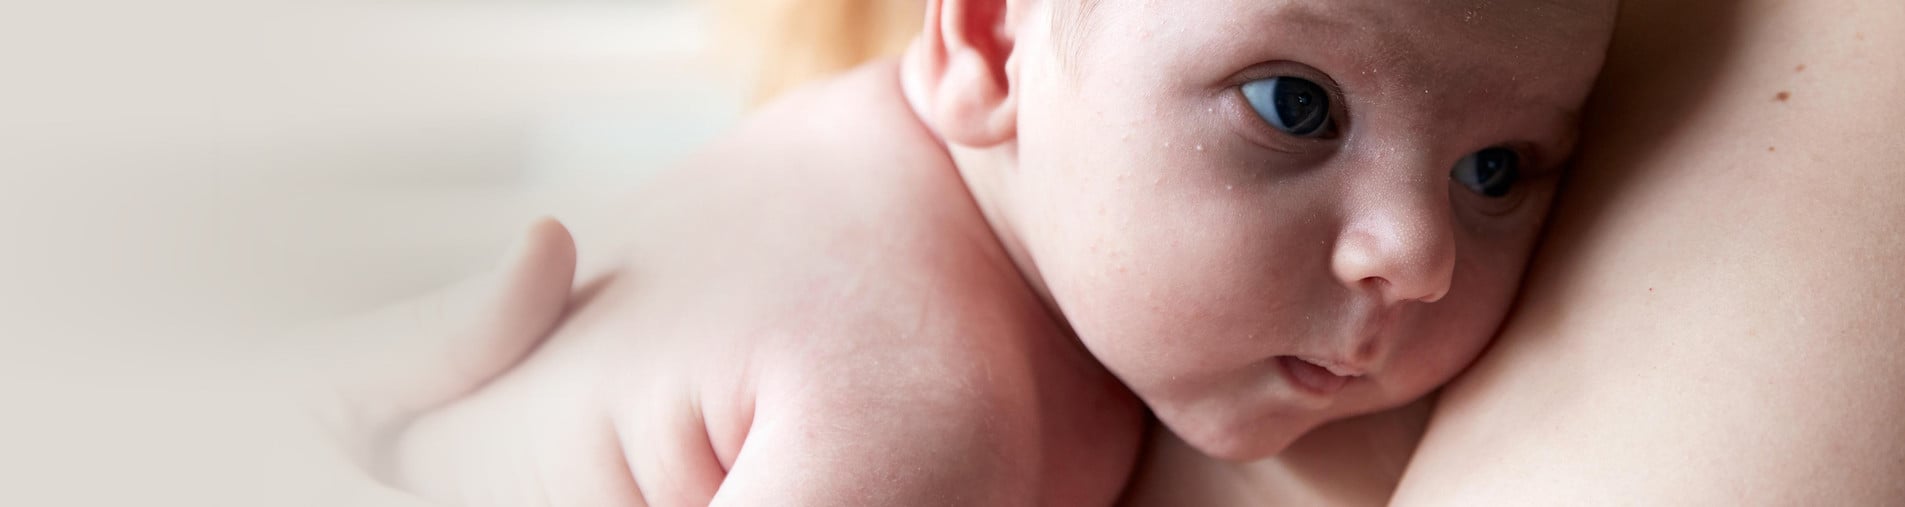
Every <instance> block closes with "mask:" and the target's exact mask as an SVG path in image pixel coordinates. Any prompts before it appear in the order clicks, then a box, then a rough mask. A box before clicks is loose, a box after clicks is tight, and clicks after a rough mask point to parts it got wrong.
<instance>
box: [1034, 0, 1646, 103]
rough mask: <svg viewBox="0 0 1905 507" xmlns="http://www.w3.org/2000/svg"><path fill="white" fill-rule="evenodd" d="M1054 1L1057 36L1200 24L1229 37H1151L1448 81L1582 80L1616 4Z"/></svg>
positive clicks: (1564, 0)
mask: <svg viewBox="0 0 1905 507" xmlns="http://www.w3.org/2000/svg"><path fill="white" fill-rule="evenodd" d="M1057 1H1058V2H1059V4H1058V5H1060V6H1064V7H1062V8H1060V9H1058V10H1057V11H1056V16H1055V20H1057V21H1058V26H1057V28H1059V29H1060V32H1061V33H1060V36H1061V37H1062V38H1063V37H1068V36H1069V37H1070V38H1075V39H1082V38H1086V37H1084V36H1081V35H1080V33H1081V29H1079V28H1077V27H1069V28H1068V27H1067V26H1066V24H1067V23H1082V24H1099V23H1105V24H1111V25H1118V24H1121V23H1122V24H1126V25H1129V24H1131V23H1128V22H1129V21H1134V20H1137V19H1149V20H1151V21H1148V22H1143V23H1139V24H1143V25H1148V26H1151V27H1154V28H1162V27H1166V26H1169V27H1170V28H1165V29H1163V30H1155V29H1154V30H1147V31H1146V33H1155V32H1160V31H1164V32H1165V33H1184V32H1187V31H1189V32H1191V33H1195V32H1196V31H1204V32H1206V33H1213V32H1214V33H1216V34H1218V35H1217V38H1219V39H1228V40H1229V42H1226V43H1220V44H1215V45H1211V44H1210V42H1209V41H1208V39H1205V38H1183V37H1176V38H1173V37H1168V36H1167V37H1159V38H1157V39H1154V40H1153V42H1155V43H1162V44H1170V43H1173V42H1179V41H1181V42H1184V43H1190V44H1205V45H1207V46H1211V47H1210V48H1209V49H1215V48H1216V47H1226V48H1238V47H1258V48H1265V47H1269V48H1280V49H1283V51H1277V53H1282V54H1291V53H1302V54H1315V53H1318V52H1324V53H1330V54H1331V55H1332V56H1331V57H1330V59H1331V60H1334V62H1333V63H1334V64H1335V65H1333V66H1334V67H1335V68H1336V70H1337V71H1343V72H1351V73H1359V74H1374V73H1381V74H1384V75H1387V76H1389V77H1390V79H1388V80H1387V81H1390V84H1412V83H1413V84H1419V83H1421V82H1424V81H1430V82H1434V83H1437V84H1438V85H1451V86H1452V85H1459V84H1460V83H1458V81H1466V80H1469V79H1477V80H1482V81H1489V80H1494V79H1504V78H1507V77H1509V76H1517V75H1526V76H1528V77H1530V78H1534V79H1542V78H1543V77H1544V76H1545V77H1549V78H1555V79H1561V80H1563V81H1580V80H1588V79H1591V78H1592V75H1593V73H1594V72H1593V71H1592V69H1596V68H1598V67H1599V61H1600V57H1601V53H1602V51H1603V50H1604V48H1605V45H1604V44H1605V42H1606V40H1607V38H1608V36H1609V34H1610V33H1611V32H1612V31H1613V22H1614V4H1615V2H1614V0H1162V1H1161V0H1057ZM1094 18H1096V19H1095V20H1094ZM1118 18H1122V20H1121V19H1118ZM1172 25H1175V26H1172ZM1083 30H1085V31H1088V30H1092V29H1090V28H1086V29H1083ZM1103 35H1108V36H1114V37H1116V36H1119V35H1121V34H1103ZM1139 36H1140V37H1143V36H1144V35H1143V34H1139ZM1196 40H1203V41H1204V42H1194V41H1196ZM1296 46H1303V48H1296ZM1078 49H1080V50H1082V51H1089V49H1082V48H1078ZM1296 49H1302V50H1301V51H1297V50H1296ZM1196 54H1197V55H1198V56H1197V57H1198V58H1218V59H1222V58H1224V57H1225V55H1222V54H1214V53H1212V52H1210V51H1201V52H1197V53H1196ZM1304 63H1312V64H1314V63H1313V62H1304ZM1562 76H1567V77H1566V78H1563V77H1562ZM1543 80H1545V79H1543ZM1413 84H1412V85H1413ZM1524 84H1526V83H1524Z"/></svg>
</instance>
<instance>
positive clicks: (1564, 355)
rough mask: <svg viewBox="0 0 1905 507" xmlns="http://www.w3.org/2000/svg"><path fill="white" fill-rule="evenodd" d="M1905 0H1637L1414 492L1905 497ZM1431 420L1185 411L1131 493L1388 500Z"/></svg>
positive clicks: (1429, 439)
mask: <svg viewBox="0 0 1905 507" xmlns="http://www.w3.org/2000/svg"><path fill="white" fill-rule="evenodd" d="M1901 23H1905V4H1899V3H1897V2H1891V1H1887V0H1878V1H1862V0H1834V1H1826V2H1805V3H1793V2H1779V1H1771V0H1750V1H1740V2H1735V1H1704V0H1702V1H1680V2H1626V3H1625V4H1623V5H1622V8H1621V17H1620V21H1619V27H1618V29H1617V32H1616V34H1615V36H1614V42H1613V47H1612V48H1611V49H1610V54H1609V56H1608V60H1607V67H1606V68H1605V70H1604V73H1603V76H1602V79H1601V82H1600V83H1599V85H1598V87H1597V90H1596V92H1595V93H1596V96H1595V98H1594V99H1593V100H1592V102H1591V103H1590V104H1589V107H1588V108H1587V112H1588V118H1587V126H1586V131H1585V132H1584V135H1583V137H1582V143H1583V144H1582V145H1581V148H1580V152H1579V153H1580V157H1581V158H1580V163H1579V164H1578V165H1577V166H1576V167H1575V168H1574V169H1573V173H1572V175H1571V176H1570V181H1569V183H1568V184H1567V188H1566V189H1565V190H1564V191H1563V193H1562V197H1561V201H1560V202H1559V203H1558V204H1557V207H1556V210H1555V212H1554V213H1555V215H1554V217H1553V222H1552V225H1551V226H1550V227H1551V228H1550V229H1549V232H1548V234H1549V239H1548V240H1547V242H1546V243H1545V244H1544V245H1543V246H1541V247H1540V249H1539V251H1538V253H1537V259H1536V261H1535V263H1534V265H1533V267H1532V268H1531V270H1532V271H1531V272H1530V274H1529V278H1528V279H1527V282H1526V285H1524V288H1523V294H1522V296H1521V303H1520V307H1519V308H1518V309H1517V310H1516V311H1515V312H1513V313H1512V314H1511V316H1510V318H1509V321H1508V322H1507V323H1506V324H1505V325H1504V328H1503V333H1502V336H1501V337H1500V338H1498V342H1497V344H1496V345H1495V346H1494V348H1493V349H1492V350H1490V351H1489V352H1488V353H1487V354H1486V355H1484V356H1483V358H1482V359H1481V360H1480V361H1479V362H1478V363H1477V364H1476V366H1474V367H1473V368H1472V369H1471V370H1470V371H1469V372H1468V373H1466V374H1465V375H1464V376H1463V377H1461V378H1460V379H1459V380H1458V381H1457V382H1456V383H1455V384H1454V385H1452V386H1451V387H1449V388H1448V389H1446V390H1445V393H1444V394H1443V395H1442V396H1441V399H1440V401H1439V402H1438V404H1437V406H1436V407H1435V409H1434V410H1435V411H1434V414H1433V416H1432V417H1431V419H1430V421H1429V422H1428V427H1429V431H1428V433H1427V434H1426V436H1423V437H1422V438H1423V440H1422V441H1421V444H1420V446H1419V447H1418V448H1417V449H1416V454H1415V457H1414V459H1413V461H1411V462H1410V463H1409V465H1408V467H1409V468H1408V471H1407V474H1406V476H1404V477H1403V479H1402V482H1401V484H1400V486H1399V488H1398V490H1397V492H1396V495H1395V497H1394V498H1393V503H1396V504H1402V505H1418V504H1433V505H1444V504H1452V505H1501V504H1507V505H1525V504H1538V505H1545V504H1553V503H1556V502H1579V503H1586V504H1604V503H1608V502H1609V501H1615V500H1621V501H1636V500H1640V501H1645V502H1646V503H1663V504H1673V505H1680V504H1693V505H1705V504H1726V505H1734V504H1739V503H1741V502H1742V501H1745V502H1749V503H1768V504H1791V503H1797V502H1804V503H1826V504H1873V503H1883V502H1884V501H1886V500H1888V499H1891V500H1895V499H1897V498H1900V497H1905V481H1901V480H1900V478H1901V477H1905V430H1901V429H1900V426H1899V425H1898V423H1897V422H1896V421H1898V420H1900V419H1901V418H1905V396H1901V393H1905V331H1901V329H1905V311H1901V310H1905V302H1901V297H1900V296H1901V293H1902V291H1905V289H1902V287H1905V263H1900V262H1898V261H1897V260H1896V259H1898V258H1900V257H1905V239H1902V238H1905V235H1901V232H1905V231H1901V230H1900V228H1899V226H1898V225H1897V224H1898V223H1900V222H1901V221H1902V220H1905V199H1901V198H1900V197H1899V196H1898V194H1897V192H1898V191H1899V190H1901V189H1905V172H1901V171H1900V170H1899V166H1900V164H1901V163H1905V135H1901V134H1899V133H1898V132H1900V131H1902V130H1905V93H1901V92H1899V91H1898V90H1899V89H1898V88H1897V83H1899V82H1902V81H1905V37H1901V35H1905V34H1901V33H1900V32H1899V31H1898V30H1896V29H1895V28H1892V27H1897V26H1900V24H1901ZM1419 418H1420V411H1417V412H1415V413H1411V412H1410V411H1408V410H1404V411H1399V412H1393V413H1381V414H1374V415H1369V416H1364V417H1363V418H1359V419H1355V420H1351V421H1345V422H1342V423H1337V424H1335V425H1332V426H1327V427H1324V428H1320V429H1318V430H1317V432H1315V433H1313V434H1311V435H1309V436H1306V437H1305V439H1304V440H1303V441H1300V442H1299V443H1298V444H1297V445H1296V446H1293V447H1292V451H1293V452H1290V453H1285V454H1284V455H1280V456H1277V457H1275V458H1272V459H1269V460H1263V461H1259V462H1254V463H1242V464H1229V463H1220V462H1215V461H1213V460H1209V459H1207V458H1203V457H1201V456H1197V455H1195V454H1191V453H1188V452H1187V451H1188V449H1187V448H1185V447H1184V446H1183V445H1182V444H1181V443H1178V442H1176V441H1175V440H1174V439H1172V438H1170V437H1169V435H1162V436H1160V437H1158V438H1154V439H1153V441H1152V443H1151V444H1150V445H1149V446H1148V451H1147V455H1146V457H1145V458H1144V460H1143V461H1142V463H1141V465H1140V467H1139V469H1138V472H1137V475H1136V476H1135V477H1134V481H1133V483H1132V485H1131V489H1130V490H1129V491H1128V492H1127V496H1126V502H1127V503H1129V504H1135V505H1144V504H1154V503H1155V504H1168V503H1172V502H1174V501H1175V500H1178V499H1182V498H1185V496H1184V495H1195V496H1196V498H1199V499H1200V500H1202V501H1201V502H1200V503H1203V504H1210V505H1224V504H1239V505H1241V504H1250V505H1263V504H1292V505H1313V504H1319V503H1331V504H1342V505H1374V504H1378V503H1382V502H1383V497H1384V495H1383V493H1387V492H1388V488H1389V487H1390V486H1391V485H1393V484H1395V483H1394V482H1393V481H1395V476H1394V475H1388V474H1393V473H1395V467H1394V466H1393V465H1391V464H1390V463H1389V462H1390V461H1391V458H1390V456H1393V455H1394V453H1396V452H1403V453H1407V452H1408V448H1409V447H1410V446H1413V445H1415V442H1416V433H1415V432H1416V431H1419V430H1418V429H1416V428H1419V427H1417V426H1412V425H1411V423H1412V422H1419ZM1306 446H1308V447H1320V446H1321V447H1328V448H1330V450H1331V452H1312V453H1303V452H1296V451H1300V450H1302V449H1304V448H1306ZM1322 470H1331V471H1334V472H1328V473H1323V472H1318V471H1322ZM1372 492H1374V493H1376V494H1371V493H1372Z"/></svg>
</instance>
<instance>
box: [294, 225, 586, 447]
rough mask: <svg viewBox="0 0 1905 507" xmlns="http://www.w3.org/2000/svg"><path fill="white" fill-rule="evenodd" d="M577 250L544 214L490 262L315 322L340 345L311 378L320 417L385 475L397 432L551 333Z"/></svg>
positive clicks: (326, 338)
mask: <svg viewBox="0 0 1905 507" xmlns="http://www.w3.org/2000/svg"><path fill="white" fill-rule="evenodd" d="M575 256H576V253H575V243H574V241H573V239H572V238H571V237H570V236H569V232H568V230H567V229H565V228H564V227H563V226H562V224H560V223H557V222H556V221H554V220H550V219H544V220H541V221H538V222H537V223H536V224H534V225H532V226H531V227H530V229H529V231H528V233H527V234H526V235H525V237H524V238H523V239H521V240H520V241H519V242H518V243H517V245H516V247H515V248H514V249H513V250H512V252H511V253H510V254H509V255H508V257H507V258H506V259H505V260H504V261H503V263H502V265H501V266H499V267H498V268H497V269H496V270H494V271H492V272H489V273H485V274H483V275H479V276H477V277H475V278H472V279H470V280H466V281H464V282H462V283H459V284H457V285H454V286H451V287H448V288H446V289H443V290H440V291H437V292H435V293H431V294H427V295H424V296H421V297H418V298H415V299H411V300H408V301H404V302H401V303H398V304H395V305H392V306H390V307H387V308H384V309H382V310H379V311H376V312H374V313H371V314H368V315H364V316H360V317H357V318H354V319H350V320H347V321H344V322H339V323H336V324H332V325H330V326H327V327H324V328H322V329H319V330H315V331H312V333H314V334H315V336H309V337H306V338H307V339H308V340H311V341H307V342H306V343H324V344H327V345H330V346H335V347H339V348H341V349H343V350H344V351H345V353H344V354H341V355H339V356H338V357H340V358H342V360H340V361H336V362H335V364H331V365H328V366H324V367H320V368H319V370H320V371H319V372H318V373H317V375H316V378H315V379H314V380H315V381H314V382H311V385H310V390H311V392H312V400H311V403H312V405H313V408H314V411H315V412H316V415H317V417H318V419H319V420H320V422H321V423H322V424H323V425H324V426H325V428H326V429H327V430H329V431H330V433H331V435H332V437H333V438H334V439H335V440H336V441H337V443H338V444H339V445H340V446H341V447H343V450H344V451H345V452H346V453H347V454H348V455H349V456H350V457H351V458H352V459H354V460H355V461H356V462H357V464H359V465H360V466H362V467H364V469H365V471H366V472H368V473H369V474H371V475H373V476H376V477H377V478H379V479H381V480H384V481H386V482H389V481H390V479H391V475H390V463H389V460H388V456H387V454H388V452H389V450H388V447H389V443H390V441H391V439H392V437H393V436H394V435H396V434H397V433H398V432H400V431H401V430H402V429H403V428H404V427H406V426H407V425H409V424H410V423H411V422H412V421H414V420H416V419H417V418H418V417H419V416H421V415H422V414H424V413H425V412H428V411H430V410H432V409H434V408H437V407H441V406H443V405H445V404H447V403H450V402H452V401H455V400H457V399H459V398H461V397H463V396H465V395H467V394H469V393H471V392H473V391H475V390H476V389H477V388H479V387H481V386H483V385H484V384H485V383H487V382H489V381H490V380H491V379H493V378H495V377H496V376H498V375H499V374H501V373H502V372H504V371H506V370H508V369H509V368H510V367H511V366H513V365H515V364H516V363H517V362H518V361H520V360H521V359H522V358H523V357H524V356H527V355H528V354H529V352H530V351H531V350H533V349H534V348H535V347H536V345H537V344H538V343H541V341H542V340H543V338H544V337H545V336H546V335H548V334H549V331H550V329H551V328H552V327H553V326H554V325H555V323H556V322H557V321H558V320H559V319H560V318H561V316H562V314H563V311H564V309H565V307H566V306H567V303H568V299H569V288H570V284H571V283H572V281H573V278H574V276H575Z"/></svg>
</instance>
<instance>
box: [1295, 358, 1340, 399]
mask: <svg viewBox="0 0 1905 507" xmlns="http://www.w3.org/2000/svg"><path fill="white" fill-rule="evenodd" d="M1277 363H1278V366H1281V367H1282V369H1283V377H1284V378H1286V379H1289V381H1290V385H1294V386H1296V387H1297V388H1298V389H1301V390H1303V391H1305V392H1308V393H1311V394H1316V395H1319V396H1328V395H1331V394H1335V393H1336V392H1337V391H1340V390H1342V389H1343V386H1344V385H1345V384H1348V383H1349V380H1350V378H1349V377H1345V376H1341V375H1337V374H1334V373H1330V370H1329V369H1328V368H1324V367H1322V366H1317V365H1315V364H1312V363H1310V362H1309V361H1304V360H1302V359H1298V358H1296V357H1295V356H1277Z"/></svg>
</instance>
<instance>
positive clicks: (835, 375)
mask: <svg viewBox="0 0 1905 507" xmlns="http://www.w3.org/2000/svg"><path fill="white" fill-rule="evenodd" d="M895 355H906V354H895ZM891 359H892V360H893V361H884V360H882V361H867V360H865V358H862V359H860V360H856V361H855V362H854V363H852V364H858V365H864V364H875V365H896V364H899V365H907V366H906V367H898V368H892V367H888V368H886V371H869V370H868V369H865V368H856V367H851V366H849V367H842V368H840V369H836V370H832V371H827V370H821V371H808V372H791V374H789V375H786V376H783V377H781V378H780V379H774V378H771V377H770V378H769V379H765V380H770V382H766V383H764V385H763V386H762V390H761V394H760V398H759V399H758V400H757V403H756V407H757V409H756V410H757V413H756V414H755V418H754V421H753V424H752V426H751V430H750V432H749V434H748V436H747V440H746V442H747V443H746V445H745V446H744V447H743V448H742V449H741V452H740V454H739V456H738V457H737V459H736V461H735V463H734V465H733V467H732V469H731V470H730V471H729V474H728V476H727V479H726V481H724V482H723V484H722V485H721V488H720V491H719V493H717V494H716V495H715V500H714V503H715V504H716V505H1024V504H1032V503H1035V502H1036V501H1037V500H1038V498H1037V491H1036V486H1037V485H1038V478H1037V477H1036V475H1035V473H1036V467H1034V466H1032V465H1033V464H1034V463H1036V458H1037V457H1038V456H1037V453H1038V452H1039V451H1038V449H1039V447H1038V446H1037V445H1035V444H1036V442H1034V441H1033V439H1032V438H1029V437H1030V435H1032V434H1033V432H1031V431H1028V428H1030V427H1032V426H1033V425H1034V424H1035V422H1036V418H1035V417H1030V416H1029V415H1030V414H1032V413H1033V411H1032V410H1031V407H1029V406H1028V405H1027V404H1026V403H1023V402H1022V401H1023V400H1015V399H1012V398H1013V397H1012V396H1009V395H1003V394H1004V393H1006V392H1008V391H1006V390H1003V389H996V388H994V387H996V386H987V385H985V384H984V383H982V382H983V381H985V380H990V379H985V378H984V377H976V376H973V375H972V374H974V373H977V372H976V371H974V370H976V369H977V368H976V367H975V366H976V364H969V365H960V364H921V363H950V362H952V361H948V360H945V359H932V358H919V357H894V358H891ZM849 369H850V371H840V370H849ZM922 372H930V373H922ZM961 377H964V378H966V379H970V381H962V380H961ZM782 379H785V380H787V382H779V380H782Z"/></svg>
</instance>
